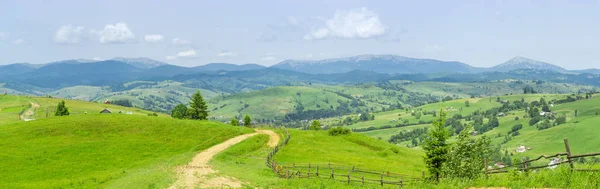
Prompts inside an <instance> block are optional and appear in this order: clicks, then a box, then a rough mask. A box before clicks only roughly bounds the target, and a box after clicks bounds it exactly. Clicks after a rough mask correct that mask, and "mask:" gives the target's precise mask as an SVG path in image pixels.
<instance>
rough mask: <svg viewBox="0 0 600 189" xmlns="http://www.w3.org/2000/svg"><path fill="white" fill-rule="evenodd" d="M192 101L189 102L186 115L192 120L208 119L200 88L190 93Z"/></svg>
mask: <svg viewBox="0 0 600 189" xmlns="http://www.w3.org/2000/svg"><path fill="white" fill-rule="evenodd" d="M191 100H192V101H191V102H190V108H189V109H188V111H187V114H188V117H189V118H190V119H194V120H207V119H208V107H207V106H206V102H204V98H203V97H202V94H200V90H198V92H196V93H194V95H192V99H191Z"/></svg>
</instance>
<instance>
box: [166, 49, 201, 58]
mask: <svg viewBox="0 0 600 189" xmlns="http://www.w3.org/2000/svg"><path fill="white" fill-rule="evenodd" d="M196 55H197V53H196V50H194V49H191V50H187V51H181V52H178V53H177V54H176V55H174V56H166V57H165V59H167V60H175V59H178V58H193V57H196Z"/></svg>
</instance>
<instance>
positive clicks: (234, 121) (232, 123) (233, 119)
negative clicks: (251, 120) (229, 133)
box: [231, 117, 240, 126]
mask: <svg viewBox="0 0 600 189" xmlns="http://www.w3.org/2000/svg"><path fill="white" fill-rule="evenodd" d="M231 125H233V126H239V125H240V121H238V120H237V119H235V117H234V118H231Z"/></svg>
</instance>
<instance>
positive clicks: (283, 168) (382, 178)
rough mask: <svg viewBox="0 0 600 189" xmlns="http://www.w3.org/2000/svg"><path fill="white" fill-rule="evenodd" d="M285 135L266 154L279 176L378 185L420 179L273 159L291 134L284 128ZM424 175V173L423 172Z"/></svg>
mask: <svg viewBox="0 0 600 189" xmlns="http://www.w3.org/2000/svg"><path fill="white" fill-rule="evenodd" d="M285 133H286V137H285V139H284V140H283V142H282V143H280V144H278V145H277V146H275V148H273V150H272V151H271V152H269V154H268V155H267V161H266V165H267V167H269V168H270V169H271V170H272V171H273V172H274V173H277V175H279V177H280V178H286V179H294V178H324V179H332V180H335V181H340V182H346V183H348V184H350V183H361V184H362V185H364V184H378V185H382V186H383V185H396V186H400V187H402V186H403V185H406V184H409V183H411V182H414V181H417V180H420V179H418V178H411V177H410V176H409V175H404V174H398V173H393V172H389V171H384V170H369V169H360V168H357V167H355V166H344V165H337V164H332V163H326V164H311V163H303V164H298V163H281V162H276V161H274V160H273V157H274V156H275V154H276V153H277V152H279V150H280V149H281V148H282V147H284V146H285V145H287V143H288V142H289V140H290V138H291V136H290V133H289V131H288V130H287V129H286V130H285ZM423 176H424V173H423Z"/></svg>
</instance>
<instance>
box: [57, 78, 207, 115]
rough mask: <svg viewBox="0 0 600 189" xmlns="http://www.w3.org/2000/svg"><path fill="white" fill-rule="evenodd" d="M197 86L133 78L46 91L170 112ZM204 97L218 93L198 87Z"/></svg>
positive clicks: (73, 97)
mask: <svg viewBox="0 0 600 189" xmlns="http://www.w3.org/2000/svg"><path fill="white" fill-rule="evenodd" d="M196 91H198V89H195V88H190V87H185V86H184V83H181V82H175V81H168V80H167V81H161V82H150V81H132V82H127V83H124V84H122V85H116V86H105V87H98V86H73V87H66V88H62V89H59V90H56V91H53V92H50V93H48V95H50V96H56V97H61V98H68V99H77V100H84V101H93V102H104V101H105V100H110V101H114V100H129V101H130V102H131V104H133V106H135V107H139V108H143V109H145V110H151V111H156V112H170V110H171V109H172V108H173V107H175V106H176V105H177V104H181V103H183V104H187V102H189V98H190V96H191V94H193V93H195V92H196ZM201 91H202V95H203V96H204V97H205V98H211V97H214V96H217V93H215V92H213V91H209V90H201Z"/></svg>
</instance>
